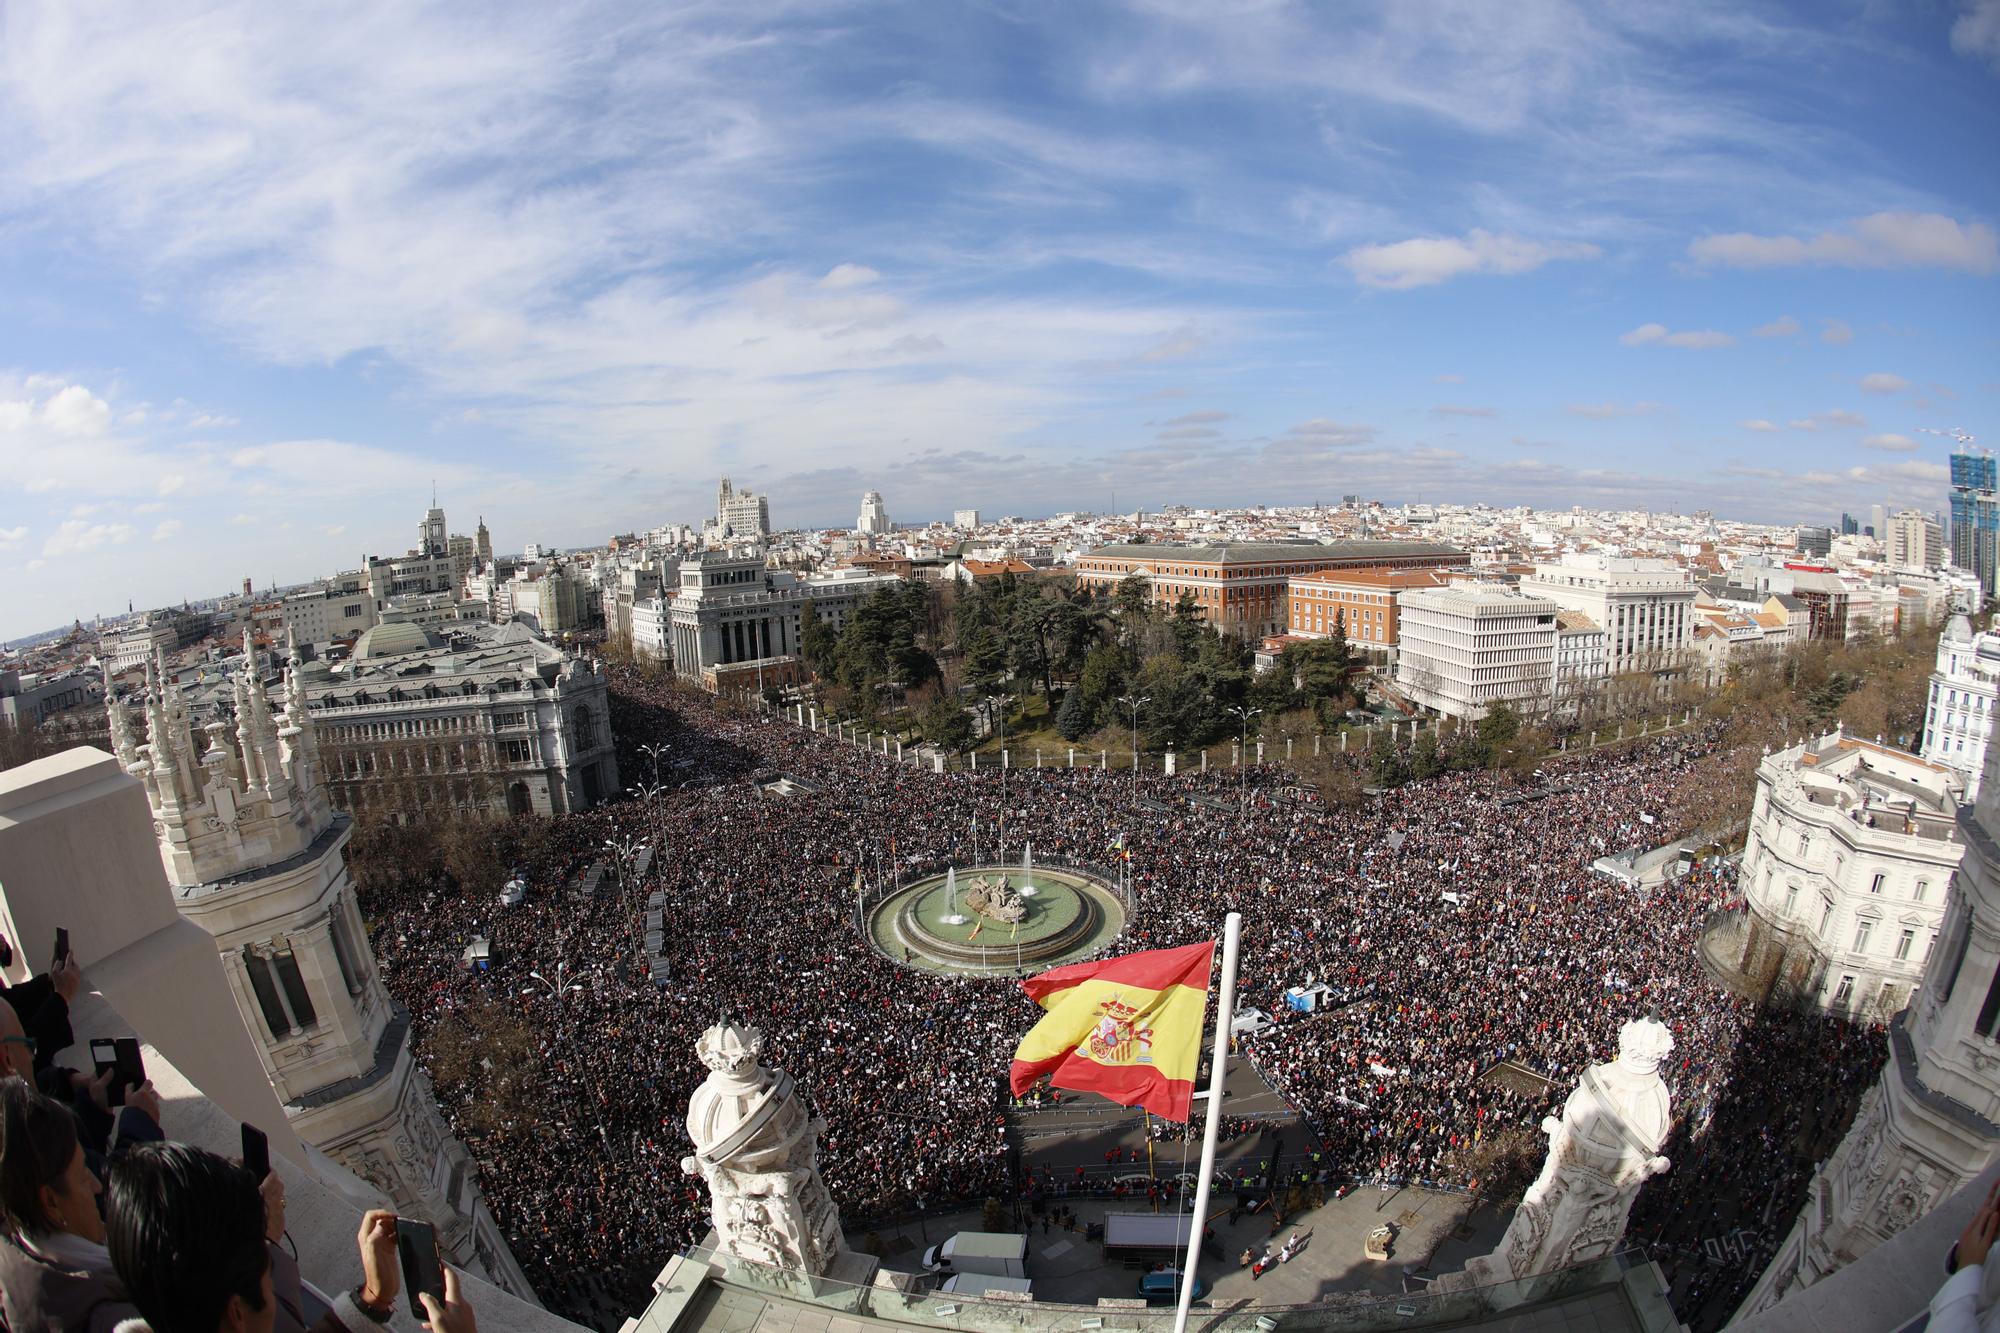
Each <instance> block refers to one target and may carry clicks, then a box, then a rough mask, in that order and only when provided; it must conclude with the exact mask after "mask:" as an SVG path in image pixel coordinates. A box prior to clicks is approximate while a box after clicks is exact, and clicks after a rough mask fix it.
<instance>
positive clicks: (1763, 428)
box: [1743, 418, 1784, 435]
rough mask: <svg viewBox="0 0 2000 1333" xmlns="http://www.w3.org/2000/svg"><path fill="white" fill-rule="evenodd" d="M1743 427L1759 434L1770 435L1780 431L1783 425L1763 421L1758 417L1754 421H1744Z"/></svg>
mask: <svg viewBox="0 0 2000 1333" xmlns="http://www.w3.org/2000/svg"><path fill="white" fill-rule="evenodd" d="M1743 429H1745V430H1754V431H1756V432H1758V433H1759V434H1761V435H1772V434H1775V433H1777V432H1779V431H1782V430H1783V429H1784V427H1783V426H1780V425H1778V424H1777V423H1776V422H1772V421H1765V420H1763V419H1762V418H1759V419H1758V420H1755V421H1746V422H1744V423H1743Z"/></svg>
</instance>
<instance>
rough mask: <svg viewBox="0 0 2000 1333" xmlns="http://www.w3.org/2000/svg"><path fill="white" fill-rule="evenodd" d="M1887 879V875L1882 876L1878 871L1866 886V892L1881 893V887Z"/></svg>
mask: <svg viewBox="0 0 2000 1333" xmlns="http://www.w3.org/2000/svg"><path fill="white" fill-rule="evenodd" d="M1888 878H1889V877H1888V876H1887V875H1884V874H1882V873H1881V872H1879V871H1878V872H1876V875H1875V878H1874V880H1873V881H1871V882H1870V883H1869V885H1868V892H1870V893H1880V892H1882V885H1883V884H1884V883H1886V882H1887V881H1888Z"/></svg>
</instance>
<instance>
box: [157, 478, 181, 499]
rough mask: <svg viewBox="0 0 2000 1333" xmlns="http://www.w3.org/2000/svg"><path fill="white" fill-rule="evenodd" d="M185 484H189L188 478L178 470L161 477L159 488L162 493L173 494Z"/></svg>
mask: <svg viewBox="0 0 2000 1333" xmlns="http://www.w3.org/2000/svg"><path fill="white" fill-rule="evenodd" d="M185 485H187V478H186V477H183V476H182V475H181V474H180V473H178V472H174V473H170V474H168V475H167V476H164V477H161V478H160V484H159V487H158V490H159V492H160V494H161V495H172V494H173V493H174V492H175V491H178V490H179V489H180V488H181V487H183V486H185Z"/></svg>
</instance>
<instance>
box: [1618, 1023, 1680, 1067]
mask: <svg viewBox="0 0 2000 1333" xmlns="http://www.w3.org/2000/svg"><path fill="white" fill-rule="evenodd" d="M1673 1049H1674V1034H1673V1033H1672V1032H1669V1031H1668V1030H1667V1025H1666V1024H1664V1023H1662V1022H1660V1021H1659V1020H1658V1019H1653V1018H1635V1019H1633V1020H1632V1021H1631V1022H1629V1023H1627V1024H1625V1026H1623V1027H1621V1028H1619V1029H1618V1063H1619V1064H1621V1065H1623V1066H1624V1067H1625V1068H1626V1069H1628V1070H1629V1071H1631V1072H1632V1073H1634V1074H1651V1073H1653V1072H1655V1071H1656V1070H1658V1069H1659V1067H1660V1063H1661V1062H1662V1061H1663V1060H1665V1059H1666V1058H1667V1056H1668V1055H1669V1054H1671V1053H1672V1051H1673Z"/></svg>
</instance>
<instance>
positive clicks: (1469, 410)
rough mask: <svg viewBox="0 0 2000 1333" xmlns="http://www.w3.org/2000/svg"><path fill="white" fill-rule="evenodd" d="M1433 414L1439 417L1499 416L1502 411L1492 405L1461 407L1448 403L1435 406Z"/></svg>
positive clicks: (1432, 410)
mask: <svg viewBox="0 0 2000 1333" xmlns="http://www.w3.org/2000/svg"><path fill="white" fill-rule="evenodd" d="M1431 415H1432V416H1439V417H1494V416H1499V415H1500V413H1499V411H1498V409H1496V408H1491V407H1459V406H1457V405H1456V404H1452V403H1446V404H1443V405H1441V406H1438V407H1433V408H1432V409H1431Z"/></svg>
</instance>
